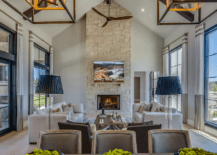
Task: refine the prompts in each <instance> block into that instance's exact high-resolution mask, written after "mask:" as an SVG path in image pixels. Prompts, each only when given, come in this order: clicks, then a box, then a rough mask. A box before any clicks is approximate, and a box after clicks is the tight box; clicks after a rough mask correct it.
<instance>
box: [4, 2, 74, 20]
mask: <svg viewBox="0 0 217 155" xmlns="http://www.w3.org/2000/svg"><path fill="white" fill-rule="evenodd" d="M2 1H3V2H4V3H5V4H7V5H8V6H9V7H11V8H12V9H13V10H14V11H16V12H17V13H18V14H20V15H21V16H22V17H23V18H24V19H25V20H28V21H29V22H31V23H32V24H73V23H76V4H75V1H76V0H71V1H72V3H73V10H72V11H73V15H72V14H71V12H70V11H69V9H68V7H67V5H66V0H25V1H26V2H27V3H28V4H29V5H30V6H31V8H29V9H28V10H26V11H24V12H21V11H20V10H19V9H17V8H16V7H15V6H14V5H13V4H11V3H10V2H8V0H2ZM69 6H70V4H69ZM43 10H56V13H60V12H61V11H59V10H64V11H66V12H67V14H68V15H69V17H70V19H71V20H69V21H35V15H36V14H37V13H39V12H41V11H43Z"/></svg>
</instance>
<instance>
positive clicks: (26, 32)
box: [0, 1, 52, 126]
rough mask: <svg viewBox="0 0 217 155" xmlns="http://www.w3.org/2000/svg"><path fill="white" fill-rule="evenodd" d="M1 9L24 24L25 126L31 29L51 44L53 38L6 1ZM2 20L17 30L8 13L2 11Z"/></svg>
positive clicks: (36, 40) (43, 45) (45, 46)
mask: <svg viewBox="0 0 217 155" xmlns="http://www.w3.org/2000/svg"><path fill="white" fill-rule="evenodd" d="M0 9H1V10H3V11H4V12H6V13H7V14H9V15H10V16H12V17H13V18H15V19H16V20H17V21H19V22H20V23H22V24H23V37H24V46H23V48H24V51H23V65H24V73H23V74H24V75H23V81H24V83H23V84H24V86H23V88H24V100H23V118H24V126H26V125H27V117H28V103H29V102H28V94H29V92H28V91H29V89H28V88H29V86H28V81H29V80H28V77H29V74H28V66H29V30H31V31H32V32H34V33H35V34H37V35H38V36H40V37H41V38H42V39H44V40H46V41H47V42H48V43H49V44H52V38H51V37H50V36H48V34H47V33H46V32H44V31H43V30H41V29H40V28H38V26H37V25H33V24H31V23H30V22H28V21H25V20H23V17H21V16H20V15H19V14H18V13H16V12H15V11H14V10H13V9H11V8H10V7H8V6H7V5H6V4H5V3H4V2H2V1H0ZM0 22H1V23H3V24H4V25H6V26H8V27H10V28H11V29H13V30H16V23H15V22H14V21H13V20H11V19H10V18H8V17H7V16H6V15H4V14H3V13H2V12H0ZM35 42H36V43H37V44H39V45H40V46H42V47H44V48H46V49H49V47H48V46H47V45H46V44H44V43H43V42H41V41H40V40H39V39H37V38H36V39H35Z"/></svg>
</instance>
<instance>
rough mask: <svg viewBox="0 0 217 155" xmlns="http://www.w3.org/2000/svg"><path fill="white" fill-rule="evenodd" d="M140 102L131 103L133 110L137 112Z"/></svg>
mask: <svg viewBox="0 0 217 155" xmlns="http://www.w3.org/2000/svg"><path fill="white" fill-rule="evenodd" d="M141 106H142V103H134V104H133V112H138V111H139V109H140V108H141Z"/></svg>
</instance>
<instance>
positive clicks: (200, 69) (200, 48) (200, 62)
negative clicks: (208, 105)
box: [194, 24, 204, 130]
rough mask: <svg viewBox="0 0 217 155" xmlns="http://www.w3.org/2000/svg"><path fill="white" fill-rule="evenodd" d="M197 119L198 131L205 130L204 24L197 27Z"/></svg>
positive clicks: (196, 126) (195, 119)
mask: <svg viewBox="0 0 217 155" xmlns="http://www.w3.org/2000/svg"><path fill="white" fill-rule="evenodd" d="M195 34H196V35H195V85H194V87H195V116H194V117H195V118H194V126H195V128H196V129H199V130H204V24H200V25H197V26H196V27H195Z"/></svg>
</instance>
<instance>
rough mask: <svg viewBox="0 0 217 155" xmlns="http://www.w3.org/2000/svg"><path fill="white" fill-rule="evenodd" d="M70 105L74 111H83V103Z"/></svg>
mask: <svg viewBox="0 0 217 155" xmlns="http://www.w3.org/2000/svg"><path fill="white" fill-rule="evenodd" d="M72 106H73V109H74V112H75V113H83V104H73V105H72Z"/></svg>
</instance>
